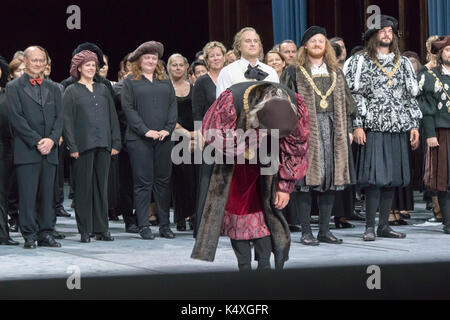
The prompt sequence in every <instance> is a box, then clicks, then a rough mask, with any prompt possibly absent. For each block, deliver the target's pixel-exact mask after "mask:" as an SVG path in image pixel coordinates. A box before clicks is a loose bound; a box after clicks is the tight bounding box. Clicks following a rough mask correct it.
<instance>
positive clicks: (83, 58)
mask: <svg viewBox="0 0 450 320" xmlns="http://www.w3.org/2000/svg"><path fill="white" fill-rule="evenodd" d="M89 61H94V62H95V63H96V64H97V66H98V58H97V55H96V54H95V53H94V52H92V51H89V50H83V51H81V52H79V53H77V54H76V55H74V56H73V58H72V63H71V64H70V75H71V76H72V77H74V78H76V79H79V78H80V71H78V68H79V67H81V66H82V65H83V64H85V63H86V62H89Z"/></svg>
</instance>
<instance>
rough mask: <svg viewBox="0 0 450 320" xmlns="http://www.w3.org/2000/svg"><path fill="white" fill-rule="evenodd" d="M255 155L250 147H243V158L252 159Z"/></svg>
mask: <svg viewBox="0 0 450 320" xmlns="http://www.w3.org/2000/svg"><path fill="white" fill-rule="evenodd" d="M254 157H255V151H254V150H252V149H248V148H247V149H245V152H244V158H245V159H247V160H252V159H253V158H254Z"/></svg>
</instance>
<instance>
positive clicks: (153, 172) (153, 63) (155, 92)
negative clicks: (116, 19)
mask: <svg viewBox="0 0 450 320" xmlns="http://www.w3.org/2000/svg"><path fill="white" fill-rule="evenodd" d="M163 51H164V47H163V45H162V44H161V43H159V42H155V41H148V42H145V43H143V44H141V45H140V46H139V47H138V48H137V49H136V50H135V51H134V52H133V53H131V54H130V56H129V58H128V61H130V62H131V63H132V65H131V75H130V76H129V77H128V78H127V79H125V80H124V85H123V88H122V94H121V99H122V109H123V112H124V113H125V116H126V118H127V123H128V126H127V130H126V132H125V141H126V145H127V149H128V153H129V154H130V160H131V167H132V169H133V180H134V200H135V208H136V216H137V222H138V227H139V232H140V235H141V237H142V238H143V239H146V240H147V239H148V240H153V239H154V238H155V236H154V235H153V234H152V231H151V229H150V223H149V207H150V203H151V197H152V191H153V194H154V196H155V202H156V206H157V209H158V216H159V222H160V227H159V234H160V236H161V237H164V238H169V239H172V238H174V237H175V235H174V234H173V232H172V231H171V230H170V227H169V210H170V195H171V190H170V179H171V171H172V161H171V157H170V156H171V152H172V146H173V143H172V141H171V140H170V135H171V133H172V132H173V130H174V129H175V125H176V123H177V101H176V97H175V91H174V89H173V86H172V83H171V82H170V80H168V77H167V75H166V74H165V71H164V69H163V68H162V67H161V65H158V61H159V59H161V57H162V55H163Z"/></svg>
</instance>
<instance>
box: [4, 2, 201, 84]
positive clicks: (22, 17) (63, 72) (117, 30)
mask: <svg viewBox="0 0 450 320" xmlns="http://www.w3.org/2000/svg"><path fill="white" fill-rule="evenodd" d="M70 5H78V6H79V7H80V9H81V30H69V29H68V28H67V26H66V21H67V19H68V18H69V17H70V15H71V14H67V13H66V10H67V8H68V7H69V6H70ZM1 6H2V9H1V11H2V15H1V19H0V26H1V30H2V32H1V35H0V39H1V41H0V43H1V44H0V55H2V56H4V57H5V59H6V60H8V61H10V60H11V59H12V56H13V55H14V52H16V51H17V50H24V49H25V48H26V47H27V46H29V45H33V44H38V45H41V46H43V47H44V48H46V49H47V50H48V52H49V54H50V57H51V59H52V74H51V78H52V79H53V80H55V81H58V82H59V81H61V80H63V79H65V78H66V77H68V75H69V67H70V60H71V54H72V51H73V50H74V49H75V47H76V46H77V45H78V44H80V43H82V42H93V43H95V44H97V45H98V46H99V47H100V48H101V49H102V50H103V52H104V53H105V54H106V55H107V56H108V57H109V59H110V62H109V63H110V67H109V73H108V78H109V79H110V80H114V81H115V80H117V72H118V71H119V63H120V61H121V60H122V58H123V57H124V56H125V55H126V54H127V53H128V52H130V51H133V50H134V49H135V48H136V47H137V46H138V45H139V44H141V43H142V42H145V41H148V40H157V41H160V42H162V43H163V44H164V46H165V51H164V56H163V60H164V61H167V58H168V57H169V56H170V55H171V54H172V53H175V52H178V53H181V54H183V55H184V56H186V57H187V58H188V60H189V62H192V60H193V58H194V55H195V53H196V52H197V51H199V50H201V49H202V48H203V46H204V45H205V44H206V42H207V41H208V39H209V30H208V0H188V1H186V0H166V1H153V0H147V1H139V0H138V1H129V0H121V1H106V0H91V1H77V0H69V1H68V0H58V1H50V0H47V1H33V2H31V1H17V0H16V1H12V0H3V1H2V5H1Z"/></svg>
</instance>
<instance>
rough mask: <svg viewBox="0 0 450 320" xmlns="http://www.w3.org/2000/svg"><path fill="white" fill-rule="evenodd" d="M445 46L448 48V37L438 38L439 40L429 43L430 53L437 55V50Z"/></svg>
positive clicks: (449, 44) (449, 41)
mask: <svg viewBox="0 0 450 320" xmlns="http://www.w3.org/2000/svg"><path fill="white" fill-rule="evenodd" d="M446 46H450V36H443V37H439V39H437V40H436V41H433V42H432V43H431V53H432V54H437V53H438V52H439V50H441V49H442V48H445V47H446Z"/></svg>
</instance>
